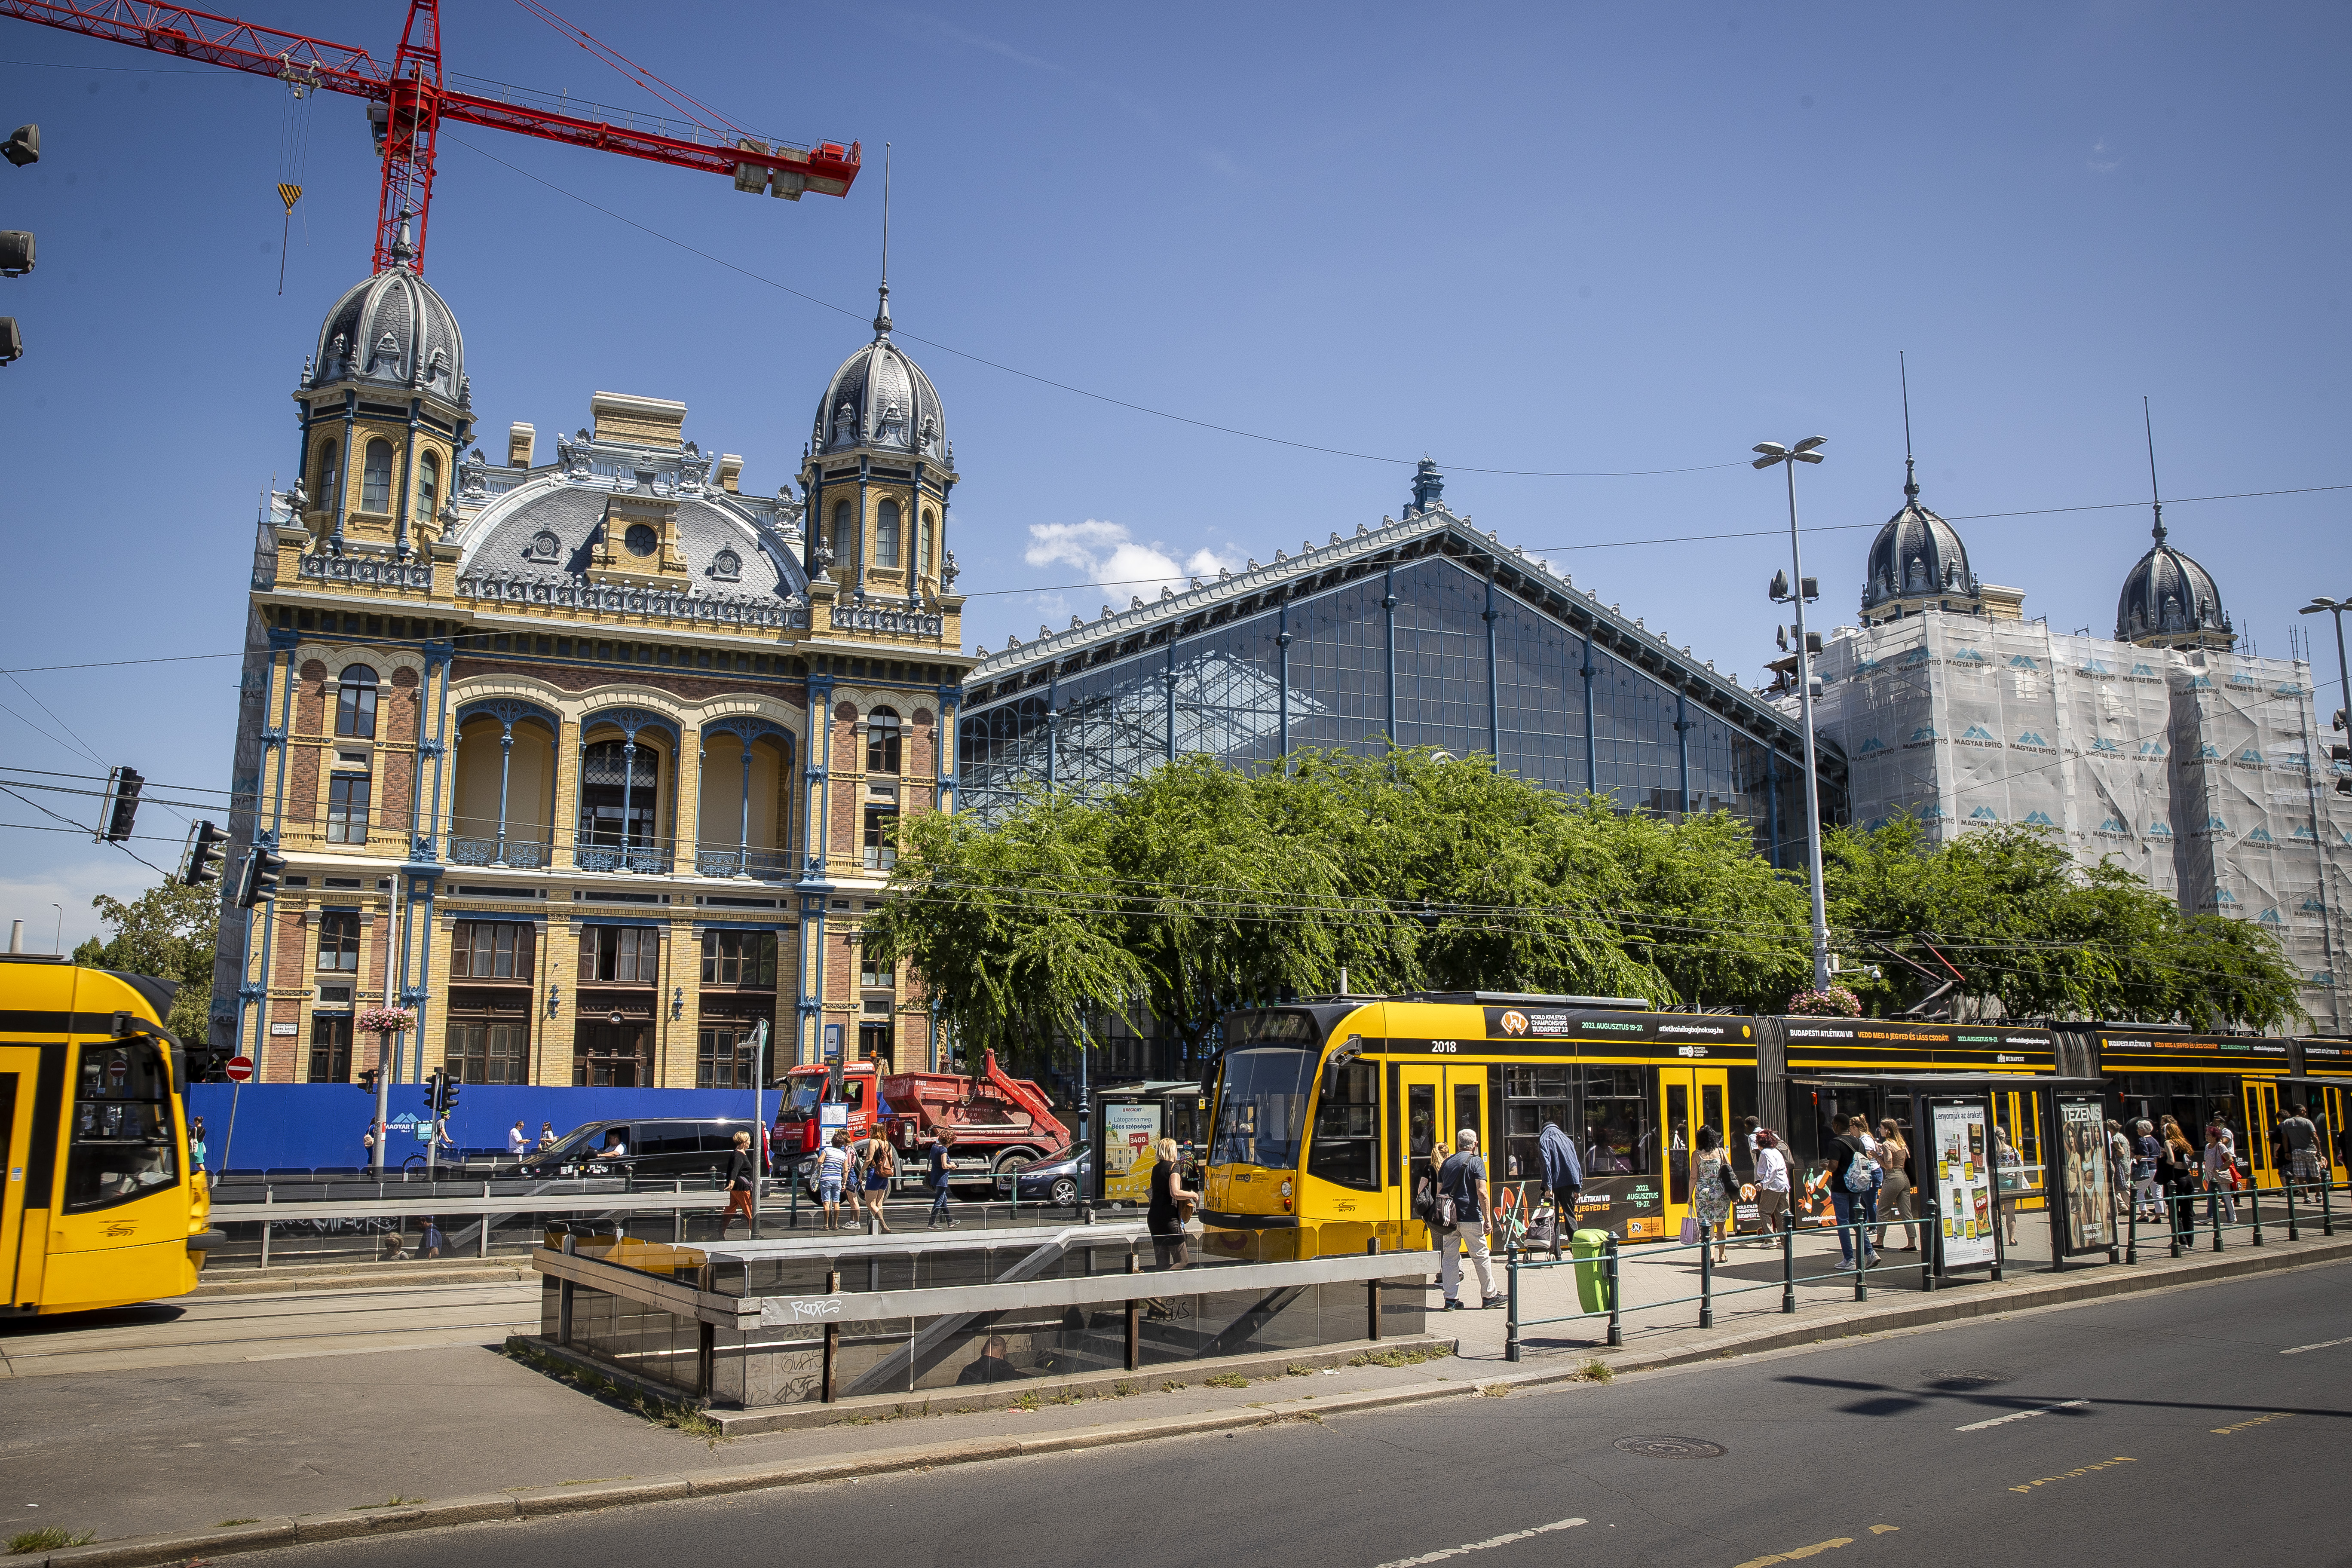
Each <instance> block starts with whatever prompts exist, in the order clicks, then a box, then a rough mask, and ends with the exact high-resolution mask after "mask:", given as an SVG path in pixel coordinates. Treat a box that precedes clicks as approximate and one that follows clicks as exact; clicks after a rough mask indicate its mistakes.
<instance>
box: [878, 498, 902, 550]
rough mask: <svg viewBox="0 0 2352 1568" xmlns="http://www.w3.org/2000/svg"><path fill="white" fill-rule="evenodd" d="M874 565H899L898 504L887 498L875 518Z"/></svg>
mask: <svg viewBox="0 0 2352 1568" xmlns="http://www.w3.org/2000/svg"><path fill="white" fill-rule="evenodd" d="M874 564H875V565H877V566H896V565H897V564H898V502H897V501H894V500H888V499H887V498H886V499H885V500H883V502H882V505H881V507H880V508H879V509H878V510H877V511H876V513H875V517H874Z"/></svg>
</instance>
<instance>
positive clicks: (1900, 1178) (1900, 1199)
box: [1871, 1116, 1919, 1252]
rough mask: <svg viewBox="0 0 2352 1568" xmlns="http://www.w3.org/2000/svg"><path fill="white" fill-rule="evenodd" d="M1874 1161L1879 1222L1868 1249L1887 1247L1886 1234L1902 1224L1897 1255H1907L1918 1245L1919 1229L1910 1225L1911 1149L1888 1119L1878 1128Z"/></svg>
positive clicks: (1892, 1120)
mask: <svg viewBox="0 0 2352 1568" xmlns="http://www.w3.org/2000/svg"><path fill="white" fill-rule="evenodd" d="M1877 1159H1878V1166H1879V1171H1880V1173H1881V1175H1880V1182H1879V1187H1878V1217H1879V1219H1880V1220H1882V1221H1883V1222H1885V1223H1883V1224H1881V1225H1880V1226H1879V1227H1878V1229H1877V1230H1876V1231H1875V1232H1874V1233H1873V1235H1872V1237H1871V1245H1872V1246H1874V1247H1879V1248H1882V1249H1884V1248H1885V1247H1886V1233H1887V1232H1888V1231H1890V1230H1892V1229H1894V1228H1895V1222H1896V1221H1897V1220H1900V1221H1902V1222H1903V1245H1902V1246H1900V1247H1895V1248H1894V1249H1893V1250H1895V1251H1896V1252H1909V1251H1910V1250H1912V1248H1913V1247H1916V1245H1917V1242H1918V1235H1919V1232H1918V1227H1917V1226H1914V1225H1913V1224H1912V1223H1911V1192H1912V1184H1911V1145H1910V1144H1908V1143H1906V1142H1904V1140H1903V1129H1902V1128H1900V1127H1898V1126H1896V1125H1895V1119H1894V1118H1893V1117H1891V1116H1890V1117H1888V1118H1886V1119H1885V1121H1881V1122H1880V1123H1879V1124H1878V1148H1877Z"/></svg>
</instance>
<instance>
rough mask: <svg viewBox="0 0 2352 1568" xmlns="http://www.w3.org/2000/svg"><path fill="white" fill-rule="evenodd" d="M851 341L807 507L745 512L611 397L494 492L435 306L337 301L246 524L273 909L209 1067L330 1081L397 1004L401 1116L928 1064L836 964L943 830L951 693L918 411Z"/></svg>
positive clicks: (253, 776) (227, 979) (790, 493)
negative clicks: (582, 1088) (404, 1088)
mask: <svg viewBox="0 0 2352 1568" xmlns="http://www.w3.org/2000/svg"><path fill="white" fill-rule="evenodd" d="M875 325H876V331H875V337H874V341H873V342H871V343H869V344H867V345H866V347H865V348H863V349H860V350H859V351H858V352H857V353H854V354H852V355H851V356H850V358H849V360H848V361H846V362H845V363H844V364H843V365H842V367H841V369H840V370H838V371H836V372H835V374H834V377H833V379H832V381H831V382H830V383H829V384H827V386H826V389H825V393H824V398H823V399H822V401H821V403H820V405H819V412H818V415H817V417H816V419H815V420H814V423H813V425H812V427H811V433H810V444H809V450H808V452H807V453H806V454H805V455H804V457H803V463H802V468H801V471H800V473H799V475H798V476H797V478H798V480H799V486H800V489H799V490H798V491H797V492H796V491H795V489H794V488H793V486H791V485H786V486H783V487H781V488H780V489H778V490H777V491H776V492H775V493H774V494H773V495H772V496H759V495H754V494H749V493H746V492H745V491H743V490H742V489H740V479H741V475H742V471H743V467H744V464H743V460H742V459H741V458H738V457H735V456H734V455H732V454H726V455H719V456H716V457H715V458H714V457H713V456H712V455H709V454H706V453H704V452H702V451H701V450H700V448H699V447H697V446H696V445H695V444H694V443H693V442H691V441H689V440H688V439H687V438H686V437H685V434H684V428H685V424H686V419H687V415H688V409H687V406H686V405H685V404H683V403H679V402H674V401H670V400H667V399H661V398H655V397H647V396H640V395H622V394H614V393H602V392H600V393H597V394H595V395H593V397H592V398H591V400H590V423H589V424H588V425H587V426H583V427H582V428H581V430H580V431H579V432H578V434H577V435H576V436H575V437H559V438H558V440H557V441H556V443H555V452H554V454H553V460H552V461H550V462H544V463H539V462H535V461H534V458H535V457H536V456H537V455H538V441H537V434H536V432H535V430H534V429H533V428H532V427H531V426H529V425H526V424H516V425H514V426H511V427H510V428H509V432H508V441H507V449H506V452H507V461H506V462H505V463H503V464H493V463H491V462H490V461H489V460H488V459H487V458H485V457H484V456H483V454H482V451H481V449H480V447H478V446H477V445H476V444H475V443H476V442H477V441H478V434H477V431H476V421H475V417H474V413H473V396H472V387H471V384H470V382H469V381H468V380H467V376H466V374H465V368H464V350H463V343H462V340H461V338H460V337H459V334H458V331H457V322H456V320H455V318H454V316H452V315H451V314H450V312H449V310H448V309H447V307H446V305H445V304H444V303H443V302H442V301H441V300H440V299H439V297H438V295H436V294H435V293H434V292H433V290H432V289H429V288H427V287H426V286H425V284H424V282H423V280H422V279H418V278H416V277H415V275H414V274H413V273H411V272H408V271H406V270H405V269H403V268H391V269H388V270H387V271H385V272H383V273H380V274H378V275H377V276H376V277H374V278H373V279H369V280H368V281H367V282H365V283H362V285H360V286H359V287H358V288H357V289H353V290H352V291H351V292H350V293H349V294H347V295H345V296H344V298H343V299H342V300H340V301H338V303H337V304H336V306H335V308H334V309H333V310H331V311H330V312H329V315H328V319H327V321H326V323H325V325H324V327H322V329H321V331H320V339H319V346H318V351H317V353H315V354H314V356H313V358H312V361H311V363H310V364H309V365H308V366H306V367H305V371H304V374H303V378H302V384H301V385H300V386H299V388H298V389H297V391H296V393H295V402H296V404H297V406H298V410H299V416H300V420H301V425H302V437H301V438H302V467H301V468H300V469H299V473H300V475H301V479H299V481H298V482H297V484H296V485H295V486H293V487H291V488H289V489H288V490H287V491H284V492H281V493H278V494H274V495H273V496H272V497H271V498H270V500H269V502H268V506H267V507H266V509H265V512H264V515H263V517H262V518H261V519H260V521H259V525H258V528H259V532H258V538H257V545H256V552H255V560H254V577H253V587H252V593H251V599H250V609H249V616H248V636H247V660H246V668H245V680H244V688H243V694H242V702H241V708H240V722H239V731H238V742H237V755H236V783H235V785H234V788H235V792H236V805H235V807H234V810H233V813H232V818H231V823H230V828H231V834H232V838H233V850H232V867H231V869H232V871H234V869H235V857H236V855H241V854H242V853H243V851H244V848H245V847H246V846H247V845H248V844H252V843H255V842H258V843H260V844H262V845H265V846H275V847H276V848H277V850H278V853H280V854H281V855H283V856H284V858H285V861H286V866H285V882H284V886H283V888H282V889H281V891H280V892H279V894H278V898H277V899H276V900H275V901H274V903H272V904H267V905H264V906H263V907H262V908H261V909H259V910H256V911H255V912H254V913H253V915H252V916H251V917H250V921H249V922H248V921H247V919H246V917H245V916H244V915H243V913H242V911H240V910H237V909H236V908H235V907H234V903H233V901H231V902H230V904H229V906H228V907H227V908H226V910H225V914H226V919H225V921H224V926H223V941H222V947H221V951H222V959H221V973H220V975H219V977H218V980H217V981H216V983H215V993H214V994H215V1017H214V1020H213V1044H214V1046H215V1048H216V1049H226V1048H235V1049H237V1050H242V1051H245V1052H247V1053H248V1054H250V1055H252V1056H253V1057H254V1058H255V1060H256V1066H257V1078H258V1079H260V1080H261V1081H264V1082H276V1083H285V1082H304V1081H326V1082H343V1081H348V1080H349V1079H351V1078H352V1076H353V1075H354V1074H355V1073H356V1072H357V1071H358V1070H359V1069H361V1068H365V1067H369V1066H373V1065H374V1064H375V1062H376V1061H377V1059H378V1051H379V1048H380V1042H379V1040H378V1038H377V1037H375V1036H373V1035H357V1036H355V1031H354V1029H353V1020H354V1018H355V1016H356V1014H357V1013H358V1012H359V1011H361V1010H363V1009H365V1008H367V1007H368V1006H370V1005H379V1004H383V1003H385V1002H392V1003H397V1004H401V1005H406V1006H409V1007H412V1008H414V1009H415V1010H416V1012H417V1015H418V1023H417V1027H416V1028H415V1030H413V1031H411V1032H410V1033H409V1034H408V1035H406V1036H405V1037H403V1038H402V1039H401V1040H400V1042H399V1056H398V1060H397V1062H396V1064H395V1070H394V1079H395V1081H411V1080H414V1079H416V1078H417V1077H419V1076H420V1075H421V1074H422V1073H424V1072H427V1071H430V1070H432V1069H433V1068H448V1069H449V1070H451V1071H452V1072H454V1073H456V1074H457V1076H459V1077H461V1078H463V1079H465V1080H466V1081H468V1082H491V1083H533V1084H567V1085H568V1084H591V1085H612V1086H615V1087H652V1086H659V1087H668V1088H692V1087H698V1086H700V1087H719V1088H727V1087H740V1086H744V1085H748V1083H749V1081H750V1075H751V1059H750V1057H749V1054H748V1053H749V1041H750V1038H751V1032H752V1029H753V1027H754V1026H755V1025H756V1024H757V1023H759V1022H760V1021H762V1020H765V1021H767V1022H769V1023H770V1025H771V1026H772V1031H773V1037H774V1041H775V1044H774V1046H773V1047H772V1055H771V1057H770V1058H769V1061H770V1066H771V1072H772V1073H773V1072H776V1071H780V1070H781V1069H782V1068H783V1067H785V1066H788V1065H790V1064H792V1063H793V1062H795V1061H816V1060H824V1059H828V1058H830V1057H832V1056H835V1055H837V1056H841V1057H849V1058H854V1057H856V1056H860V1055H864V1056H875V1057H881V1058H887V1059H888V1060H889V1061H890V1062H891V1063H892V1064H893V1065H895V1066H898V1067H908V1068H919V1067H925V1066H929V1065H931V1064H932V1063H934V1062H935V1061H936V1060H937V1058H938V1053H939V1045H938V1042H937V1040H936V1039H935V1037H934V1031H933V1027H932V1020H931V1016H930V1013H929V1005H928V1002H927V1000H926V998H925V996H924V994H923V991H922V988H921V986H920V984H919V981H918V979H917V977H916V976H914V975H912V974H910V973H905V972H903V970H901V971H898V972H892V971H890V970H887V969H884V970H881V971H877V969H876V968H875V967H874V966H873V965H871V964H869V963H866V962H865V961H864V959H863V957H862V954H861V953H860V951H859V948H858V945H857V940H856V939H857V932H858V930H859V927H860V925H861V924H862V921H863V918H864V916H865V914H866V910H868V909H869V908H871V907H873V906H874V905H875V904H876V903H877V900H880V899H881V898H882V897H883V896H884V891H885V888H886V884H887V880H888V878H889V870H890V865H891V863H892V860H893V858H894V856H895V849H896V842H897V829H898V822H899V821H900V819H902V818H903V817H907V816H919V815H921V814H923V813H927V812H933V811H946V810H952V809H954V800H955V775H954V763H955V755H954V749H953V745H952V740H951V737H952V734H953V725H954V712H955V700H956V692H957V690H958V687H959V684H960V682H961V679H962V676H963V672H964V671H965V669H967V668H969V667H970V665H971V663H972V662H973V659H972V658H971V657H968V656H965V655H963V654H962V653H961V651H960V647H961V607H962V601H961V597H960V596H958V595H955V594H953V593H952V592H951V591H950V590H951V589H952V587H953V584H954V580H955V563H954V557H953V556H952V554H950V552H949V550H948V541H949V536H948V531H947V530H948V516H949V506H948V501H949V496H950V492H951V491H952V489H953V487H954V484H955V473H954V467H953V453H952V449H951V448H950V447H949V446H948V445H947V443H946V440H945V437H944V432H943V416H942V414H941V411H940V405H939V401H938V397H937V394H936V393H935V392H934V391H933V390H932V388H931V386H930V383H929V379H928V378H927V377H925V376H924V375H923V374H922V373H921V372H920V371H919V369H917V368H916V367H915V366H914V365H913V363H912V362H910V361H908V359H907V358H906V357H905V355H904V354H903V353H901V352H900V351H899V350H898V348H897V346H896V345H895V344H894V343H892V342H891V341H890V336H889V318H888V311H887V293H886V295H885V302H884V307H883V310H881V312H880V313H879V314H877V319H876V324H875ZM354 453H356V454H358V457H357V458H356V460H354V459H353V457H352V454H354ZM820 518H823V519H826V520H827V526H826V527H825V529H824V531H822V533H820V531H819V530H818V528H817V527H816V522H817V520H818V519H820ZM804 520H805V522H806V526H803V523H804ZM227 880H228V881H229V883H230V884H231V886H232V887H233V886H234V883H235V877H234V876H233V875H232V876H231V877H230V878H229V879H227Z"/></svg>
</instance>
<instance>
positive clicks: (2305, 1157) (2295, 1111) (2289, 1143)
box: [196, 1100, 2327, 1186]
mask: <svg viewBox="0 0 2352 1568" xmlns="http://www.w3.org/2000/svg"><path fill="white" fill-rule="evenodd" d="M2287 1110H2288V1112H2289V1114H2288V1116H2287V1119H2286V1120H2285V1121H2282V1122H2280V1123H2279V1139H2280V1142H2284V1144H2285V1145H2286V1171H2287V1180H2289V1181H2291V1182H2294V1184H2297V1185H2298V1186H2300V1185H2303V1184H2311V1185H2313V1186H2316V1185H2318V1184H2320V1183H2321V1182H2324V1181H2326V1179H2327V1162H2326V1159H2325V1158H2324V1157H2323V1156H2322V1154H2321V1152H2320V1147H2319V1129H2318V1128H2317V1127H2316V1126H2315V1125H2313V1123H2312V1120H2311V1112H2310V1110H2308V1109H2306V1108H2305V1105H2304V1103H2303V1101H2301V1100H2296V1101H2295V1102H2294V1104H2292V1105H2290V1106H2288V1107H2287ZM196 1125H197V1126H198V1127H202V1126H203V1125H204V1123H203V1122H201V1121H199V1122H197V1123H196Z"/></svg>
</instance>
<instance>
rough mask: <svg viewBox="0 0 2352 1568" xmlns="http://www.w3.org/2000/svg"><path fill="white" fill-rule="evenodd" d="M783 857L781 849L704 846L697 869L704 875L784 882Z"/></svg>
mask: <svg viewBox="0 0 2352 1568" xmlns="http://www.w3.org/2000/svg"><path fill="white" fill-rule="evenodd" d="M784 861H785V856H784V854H783V852H782V850H779V849H751V850H745V849H704V850H701V851H698V853H697V854H696V855H695V857H694V870H695V874H696V875H697V876H701V877H756V878H758V879H760V880H761V881H763V882H781V881H782V880H783V879H784V877H785V865H784Z"/></svg>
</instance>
